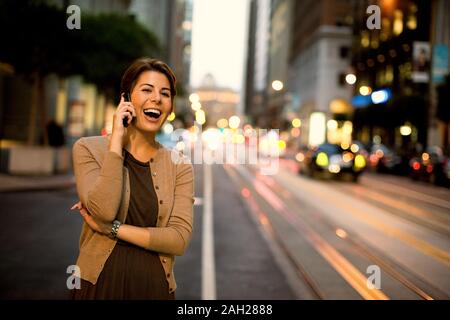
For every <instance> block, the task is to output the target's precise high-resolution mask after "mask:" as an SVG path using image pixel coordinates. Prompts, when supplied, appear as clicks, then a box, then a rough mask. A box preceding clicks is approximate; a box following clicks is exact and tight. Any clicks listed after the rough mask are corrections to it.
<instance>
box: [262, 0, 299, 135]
mask: <svg viewBox="0 0 450 320" xmlns="http://www.w3.org/2000/svg"><path fill="white" fill-rule="evenodd" d="M295 3H296V1H292V0H273V1H272V3H271V11H270V12H271V13H270V38H269V39H270V41H269V50H268V54H269V56H268V70H267V71H268V72H267V82H266V105H265V106H266V108H265V112H264V114H263V115H261V116H259V118H260V124H261V125H260V126H261V127H263V128H275V129H280V128H282V127H284V118H283V108H284V106H285V104H286V102H287V98H288V95H287V91H286V89H287V82H288V58H289V51H290V48H291V34H292V24H293V20H292V19H293V15H292V13H293V8H294V5H295Z"/></svg>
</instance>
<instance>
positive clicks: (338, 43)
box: [288, 0, 352, 145]
mask: <svg viewBox="0 0 450 320" xmlns="http://www.w3.org/2000/svg"><path fill="white" fill-rule="evenodd" d="M350 9H351V6H350V3H349V2H348V1H343V0H334V1H332V0H304V1H296V2H295V5H294V8H293V25H292V32H293V34H292V45H291V50H290V55H289V78H288V91H289V92H290V93H291V101H290V102H291V110H290V112H294V113H295V114H296V115H298V116H299V118H300V119H301V121H302V122H301V123H302V126H301V134H300V141H301V143H302V144H305V145H307V144H313V145H314V144H319V143H322V142H325V141H328V142H332V143H341V142H343V141H346V140H349V139H350V135H351V123H350V122H349V121H348V120H350V118H351V112H352V108H351V105H350V98H351V88H350V87H349V86H348V85H347V83H346V82H345V76H346V74H347V73H348V72H349V66H350V47H351V39H352V37H351V27H350V25H351V24H352V16H351V10H350Z"/></svg>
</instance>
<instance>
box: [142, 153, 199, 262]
mask: <svg viewBox="0 0 450 320" xmlns="http://www.w3.org/2000/svg"><path fill="white" fill-rule="evenodd" d="M193 171H194V169H193V166H192V164H191V163H190V162H189V161H184V162H183V163H180V164H177V166H176V181H175V192H174V204H173V208H172V212H171V215H170V218H169V221H168V223H167V226H166V227H162V228H161V227H154V228H148V229H149V234H150V235H149V238H150V239H149V245H148V248H147V249H149V250H153V251H157V252H163V253H167V254H173V255H177V256H180V255H182V254H183V253H184V251H185V250H186V248H187V246H188V244H189V242H190V239H191V235H192V229H193V204H194V173H193Z"/></svg>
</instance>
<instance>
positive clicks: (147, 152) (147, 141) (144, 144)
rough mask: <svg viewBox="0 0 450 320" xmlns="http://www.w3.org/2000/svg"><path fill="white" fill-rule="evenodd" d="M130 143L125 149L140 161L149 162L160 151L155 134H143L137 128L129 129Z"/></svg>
mask: <svg viewBox="0 0 450 320" xmlns="http://www.w3.org/2000/svg"><path fill="white" fill-rule="evenodd" d="M128 130H129V132H128V142H127V144H126V145H125V149H127V151H128V152H129V153H131V154H132V155H133V157H134V158H136V159H137V160H139V161H142V162H147V161H149V160H150V158H152V157H154V156H155V154H156V152H157V151H158V143H157V142H156V140H155V136H156V134H155V133H154V132H151V133H148V132H145V133H144V132H142V131H139V130H137V129H135V128H129V129H128Z"/></svg>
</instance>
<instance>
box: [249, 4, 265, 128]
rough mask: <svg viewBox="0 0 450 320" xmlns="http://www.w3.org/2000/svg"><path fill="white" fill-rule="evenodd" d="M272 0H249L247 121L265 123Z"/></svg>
mask: <svg viewBox="0 0 450 320" xmlns="http://www.w3.org/2000/svg"><path fill="white" fill-rule="evenodd" d="M270 5H271V0H252V1H251V2H250V11H249V12H250V19H249V29H248V31H249V32H248V41H247V48H248V50H247V66H246V82H245V102H244V107H245V108H244V109H245V114H246V115H247V117H248V121H249V122H250V123H252V124H253V125H256V126H258V127H264V126H265V124H264V123H263V122H264V120H265V112H266V107H267V91H266V89H267V73H268V71H267V68H268V56H269V52H268V50H269V39H270Z"/></svg>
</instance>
